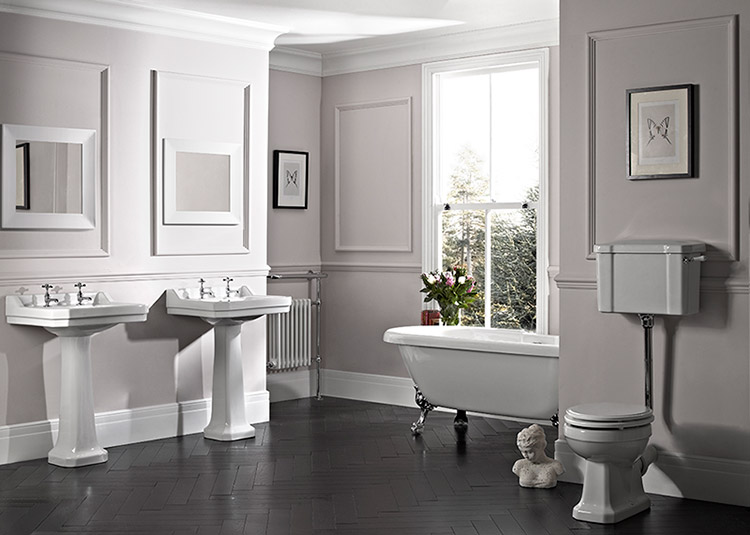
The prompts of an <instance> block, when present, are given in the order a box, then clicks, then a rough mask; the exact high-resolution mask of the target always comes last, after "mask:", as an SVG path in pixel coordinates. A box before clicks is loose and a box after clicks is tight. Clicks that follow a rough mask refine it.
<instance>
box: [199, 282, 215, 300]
mask: <svg viewBox="0 0 750 535" xmlns="http://www.w3.org/2000/svg"><path fill="white" fill-rule="evenodd" d="M198 282H200V283H201V299H203V298H204V297H205V296H209V297H214V292H213V290H211V288H209V289H208V290H206V289H205V288H204V287H203V284H204V283H205V282H206V281H205V280H204V279H203V278H200V279H198Z"/></svg>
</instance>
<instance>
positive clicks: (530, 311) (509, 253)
mask: <svg viewBox="0 0 750 535" xmlns="http://www.w3.org/2000/svg"><path fill="white" fill-rule="evenodd" d="M538 199H539V188H532V189H530V190H529V191H528V192H527V194H526V199H525V201H526V202H535V201H537V200H538ZM536 212H537V211H536V210H528V209H527V210H522V211H521V214H520V217H519V218H518V220H517V221H514V220H512V219H510V218H503V217H502V216H501V215H500V214H493V218H492V236H491V240H492V288H491V290H490V291H491V295H492V305H491V307H490V311H491V314H492V317H491V320H492V321H491V325H492V326H493V327H501V328H506V329H524V330H527V331H533V330H535V329H536Z"/></svg>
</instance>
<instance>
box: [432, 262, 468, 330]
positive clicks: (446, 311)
mask: <svg viewBox="0 0 750 535" xmlns="http://www.w3.org/2000/svg"><path fill="white" fill-rule="evenodd" d="M422 283H423V284H424V288H422V289H421V290H420V292H422V293H424V294H427V295H425V298H424V302H425V303H429V302H430V301H436V302H437V304H438V306H439V307H440V317H441V318H442V320H443V323H444V324H446V325H458V321H459V310H461V309H464V308H466V307H467V306H469V305H470V304H471V303H472V302H473V301H474V299H476V291H475V288H474V279H473V278H472V277H470V276H468V275H467V274H466V270H465V269H464V268H462V267H459V266H454V267H452V268H450V269H448V270H446V271H442V272H441V271H432V272H430V273H422Z"/></svg>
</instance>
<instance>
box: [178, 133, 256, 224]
mask: <svg viewBox="0 0 750 535" xmlns="http://www.w3.org/2000/svg"><path fill="white" fill-rule="evenodd" d="M163 144H164V145H163V150H164V152H163V168H164V174H163V187H164V190H163V191H164V224H165V225H239V224H240V222H241V221H242V215H241V213H242V197H243V160H242V145H240V144H238V143H219V142H213V141H199V140H189V139H172V138H165V139H164V140H163Z"/></svg>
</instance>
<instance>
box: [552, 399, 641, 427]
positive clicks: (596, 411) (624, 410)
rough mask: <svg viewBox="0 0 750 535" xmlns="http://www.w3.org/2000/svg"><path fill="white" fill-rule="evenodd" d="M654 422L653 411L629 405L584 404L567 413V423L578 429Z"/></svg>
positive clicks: (635, 425)
mask: <svg viewBox="0 0 750 535" xmlns="http://www.w3.org/2000/svg"><path fill="white" fill-rule="evenodd" d="M653 421H654V413H653V411H652V410H651V409H649V408H648V407H646V406H644V405H635V404H628V403H610V402H603V403H584V404H582V405H575V406H574V407H570V408H569V409H568V410H567V411H565V422H566V423H568V424H570V425H575V426H578V427H592V428H596V429H603V428H623V427H637V426H641V425H646V424H649V423H651V422H653Z"/></svg>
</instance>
